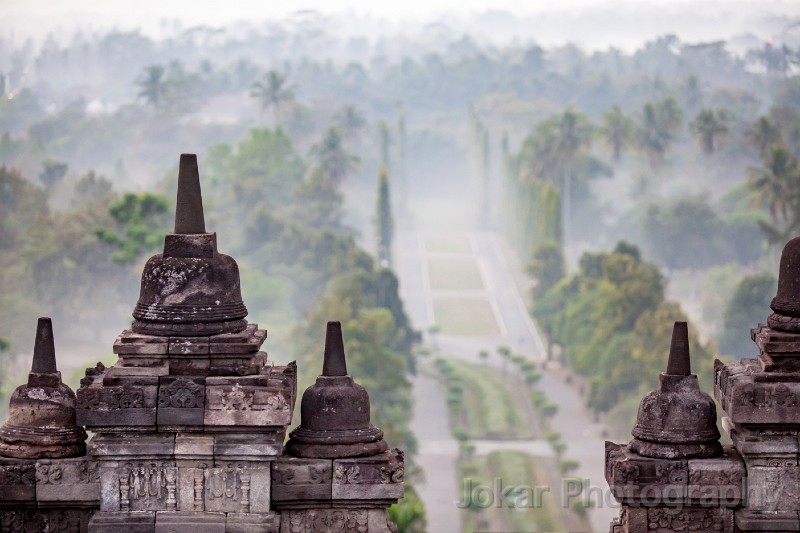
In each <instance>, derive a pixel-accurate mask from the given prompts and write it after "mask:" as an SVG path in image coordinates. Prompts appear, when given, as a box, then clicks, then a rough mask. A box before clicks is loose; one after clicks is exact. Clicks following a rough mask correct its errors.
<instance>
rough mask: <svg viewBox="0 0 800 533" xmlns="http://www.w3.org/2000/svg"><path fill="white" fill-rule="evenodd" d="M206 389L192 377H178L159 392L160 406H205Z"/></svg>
mask: <svg viewBox="0 0 800 533" xmlns="http://www.w3.org/2000/svg"><path fill="white" fill-rule="evenodd" d="M205 401H206V394H205V389H204V388H203V386H202V385H199V384H197V383H195V382H194V381H192V380H190V379H176V380H175V381H173V382H172V383H170V384H169V385H168V386H166V387H162V388H161V389H160V390H159V392H158V406H159V407H175V408H187V409H188V408H193V407H203V406H204V405H205Z"/></svg>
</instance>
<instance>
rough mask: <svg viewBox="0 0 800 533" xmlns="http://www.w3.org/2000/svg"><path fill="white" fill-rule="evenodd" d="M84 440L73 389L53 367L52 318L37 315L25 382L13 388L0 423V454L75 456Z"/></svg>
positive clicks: (80, 453)
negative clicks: (7, 410)
mask: <svg viewBox="0 0 800 533" xmlns="http://www.w3.org/2000/svg"><path fill="white" fill-rule="evenodd" d="M85 440H86V431H84V429H83V428H82V427H80V426H79V425H77V424H76V422H75V393H74V392H72V389H70V388H69V387H68V386H67V385H65V384H64V383H62V382H61V373H60V372H59V371H58V369H57V368H56V354H55V341H54V339H53V324H52V321H51V320H50V319H49V318H46V317H43V318H40V319H39V322H38V325H37V329H36V341H35V347H34V352H33V363H32V365H31V371H30V372H29V373H28V382H27V383H26V384H24V385H20V386H19V387H17V388H16V389H15V390H14V392H13V394H12V395H11V401H10V402H9V413H8V419H7V420H6V421H5V423H4V424H3V425H2V427H0V456H4V457H16V458H20V459H38V458H42V457H53V458H55V457H78V456H81V455H84V454H85V453H86V444H85V442H84V441H85Z"/></svg>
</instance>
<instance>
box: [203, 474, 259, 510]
mask: <svg viewBox="0 0 800 533" xmlns="http://www.w3.org/2000/svg"><path fill="white" fill-rule="evenodd" d="M204 475H205V483H204V502H205V510H206V511H216V512H235V513H247V512H249V511H250V473H249V472H247V471H246V470H243V469H240V468H234V467H225V468H209V469H207V470H206V471H205V473H204Z"/></svg>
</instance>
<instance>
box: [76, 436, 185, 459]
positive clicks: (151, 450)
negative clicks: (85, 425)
mask: <svg viewBox="0 0 800 533" xmlns="http://www.w3.org/2000/svg"><path fill="white" fill-rule="evenodd" d="M174 453H175V435H174V434H160V433H142V434H135V433H134V434H132V435H117V434H110V435H107V434H99V435H95V437H94V438H93V439H92V442H91V443H90V445H89V455H90V456H91V457H93V458H94V459H99V460H103V459H110V460H120V461H124V460H128V459H130V460H137V459H141V460H145V461H146V460H148V459H163V460H173V457H174V455H173V454H174Z"/></svg>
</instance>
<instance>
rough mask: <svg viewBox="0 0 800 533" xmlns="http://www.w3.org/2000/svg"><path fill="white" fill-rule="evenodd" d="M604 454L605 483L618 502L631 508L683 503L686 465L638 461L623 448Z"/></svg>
mask: <svg viewBox="0 0 800 533" xmlns="http://www.w3.org/2000/svg"><path fill="white" fill-rule="evenodd" d="M607 453H608V459H607V463H606V476H607V478H606V480H607V481H608V484H609V486H610V487H611V493H612V494H613V496H614V497H615V498H616V499H617V500H618V501H620V502H622V503H626V504H633V505H636V504H640V503H644V504H648V505H656V504H658V505H680V504H682V503H684V502H685V501H686V498H687V496H688V490H689V463H688V461H686V460H671V459H654V458H650V457H642V456H641V455H638V454H636V453H633V452H631V451H630V450H629V449H628V447H627V446H619V447H618V448H616V449H613V448H612V449H611V450H610V451H609V450H608V448H607Z"/></svg>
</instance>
